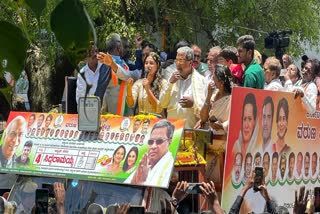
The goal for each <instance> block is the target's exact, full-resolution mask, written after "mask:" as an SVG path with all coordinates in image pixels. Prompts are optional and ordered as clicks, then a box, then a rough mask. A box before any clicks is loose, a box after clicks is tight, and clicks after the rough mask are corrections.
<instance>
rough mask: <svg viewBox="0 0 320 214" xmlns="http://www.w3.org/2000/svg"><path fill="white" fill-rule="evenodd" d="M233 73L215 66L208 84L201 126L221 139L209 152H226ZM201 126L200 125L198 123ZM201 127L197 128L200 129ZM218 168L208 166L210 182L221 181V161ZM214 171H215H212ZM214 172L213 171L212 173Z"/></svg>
mask: <svg viewBox="0 0 320 214" xmlns="http://www.w3.org/2000/svg"><path fill="white" fill-rule="evenodd" d="M231 79H232V77H231V72H230V70H229V68H228V67H227V66H225V65H222V64H217V65H215V70H214V72H213V74H212V79H211V80H210V82H209V83H208V93H207V96H206V100H205V103H204V105H203V106H202V108H201V111H200V125H201V126H202V127H204V126H205V125H208V127H209V128H210V129H212V130H213V132H214V133H215V134H216V135H220V136H221V138H220V139H215V140H214V144H213V145H209V148H208V149H209V150H211V151H215V152H217V153H219V152H221V151H225V144H226V137H227V130H228V124H229V113H230V104H231V103H230V99H231V90H232V81H231ZM198 124H199V123H198ZM198 127H199V125H198V126H197V125H196V127H195V128H198ZM212 154H214V153H212V152H211V153H210V154H208V155H207V161H208V162H209V163H212V161H210V160H213V159H214V158H215V156H214V155H212ZM216 164H217V165H215V166H217V167H215V166H211V165H210V164H209V165H208V168H207V169H208V171H210V173H209V174H210V178H209V180H214V181H215V182H217V181H218V180H219V179H220V169H219V167H218V166H219V165H218V164H219V161H217V162H216ZM212 169H213V170H212ZM211 170H212V171H211Z"/></svg>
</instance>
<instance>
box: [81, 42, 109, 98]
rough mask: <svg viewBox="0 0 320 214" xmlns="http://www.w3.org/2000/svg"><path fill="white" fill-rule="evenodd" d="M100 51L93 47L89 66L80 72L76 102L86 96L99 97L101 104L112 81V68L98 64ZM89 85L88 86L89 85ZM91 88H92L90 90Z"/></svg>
mask: <svg viewBox="0 0 320 214" xmlns="http://www.w3.org/2000/svg"><path fill="white" fill-rule="evenodd" d="M97 53H98V49H97V47H96V46H95V45H93V46H92V48H91V50H90V53H88V56H87V64H86V65H85V66H84V67H83V68H82V69H81V70H80V73H79V74H78V78H77V89H76V101H77V103H79V98H80V97H85V96H86V95H87V96H88V95H96V96H99V98H100V100H101V102H102V100H103V95H104V92H105V89H106V87H107V85H108V83H109V82H110V79H111V70H110V67H109V66H107V65H104V64H102V63H100V62H98V59H97ZM87 84H88V85H87ZM88 87H90V88H88Z"/></svg>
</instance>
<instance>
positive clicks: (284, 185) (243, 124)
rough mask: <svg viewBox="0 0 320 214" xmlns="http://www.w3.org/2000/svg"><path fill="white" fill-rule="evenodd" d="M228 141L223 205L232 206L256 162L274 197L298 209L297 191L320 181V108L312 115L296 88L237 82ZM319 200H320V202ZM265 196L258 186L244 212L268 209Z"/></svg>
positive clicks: (278, 201) (277, 201) (248, 194)
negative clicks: (265, 87)
mask: <svg viewBox="0 0 320 214" xmlns="http://www.w3.org/2000/svg"><path fill="white" fill-rule="evenodd" d="M231 104H232V106H231V112H230V121H229V131H228V140H227V141H228V142H227V146H226V159H225V169H224V182H223V190H222V199H221V201H222V207H223V209H224V210H226V211H229V210H230V208H231V206H232V204H233V202H234V201H235V200H236V197H237V196H238V195H239V193H240V191H241V189H242V188H243V187H244V185H245V183H246V180H247V178H248V177H249V175H250V173H251V171H252V170H255V167H262V168H263V177H264V178H265V184H266V187H267V190H268V193H269V195H270V197H271V199H272V200H273V201H274V202H276V204H277V205H278V206H284V207H286V208H288V210H289V211H290V212H291V213H292V211H293V209H292V208H293V206H294V200H295V190H298V189H299V187H300V186H302V185H305V186H306V189H310V190H311V194H313V188H314V187H316V186H320V185H319V181H320V174H319V173H320V169H319V168H320V157H319V155H320V154H319V153H318V152H317V151H318V150H319V149H320V144H319V142H320V123H319V122H320V121H319V117H320V112H315V113H313V114H309V113H308V112H307V111H306V106H305V103H304V102H303V101H302V99H301V98H300V97H298V98H295V97H294V93H289V92H276V91H268V90H257V89H249V88H240V87H235V88H234V89H233V90H232V101H231ZM317 203H318V202H316V205H317V206H319V205H318V204H317ZM265 204H266V202H265V200H264V198H263V197H262V195H261V193H260V192H259V191H257V192H256V191H254V190H253V189H252V188H251V189H250V190H249V191H248V192H247V193H246V195H245V197H244V201H243V203H242V206H241V210H240V213H250V212H252V211H253V212H254V213H262V212H263V211H264V208H265Z"/></svg>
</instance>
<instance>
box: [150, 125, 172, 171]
mask: <svg viewBox="0 0 320 214" xmlns="http://www.w3.org/2000/svg"><path fill="white" fill-rule="evenodd" d="M170 140H171V139H169V138H168V136H167V127H161V128H156V129H154V130H153V131H152V133H151V136H150V139H149V140H148V145H149V149H148V157H149V161H150V166H154V165H155V164H156V163H157V162H158V161H159V160H160V159H161V157H162V156H163V155H164V154H166V153H167V152H168V148H169V145H170Z"/></svg>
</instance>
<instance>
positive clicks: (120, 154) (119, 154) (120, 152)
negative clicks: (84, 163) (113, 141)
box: [106, 145, 126, 174]
mask: <svg viewBox="0 0 320 214" xmlns="http://www.w3.org/2000/svg"><path fill="white" fill-rule="evenodd" d="M125 156H126V148H125V147H124V146H122V145H121V146H119V147H118V148H117V149H116V150H115V151H114V153H113V156H112V162H111V163H110V164H108V165H107V166H106V168H107V172H109V173H112V174H116V173H119V172H121V170H122V168H121V166H120V163H121V161H123V159H124V157H125Z"/></svg>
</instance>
